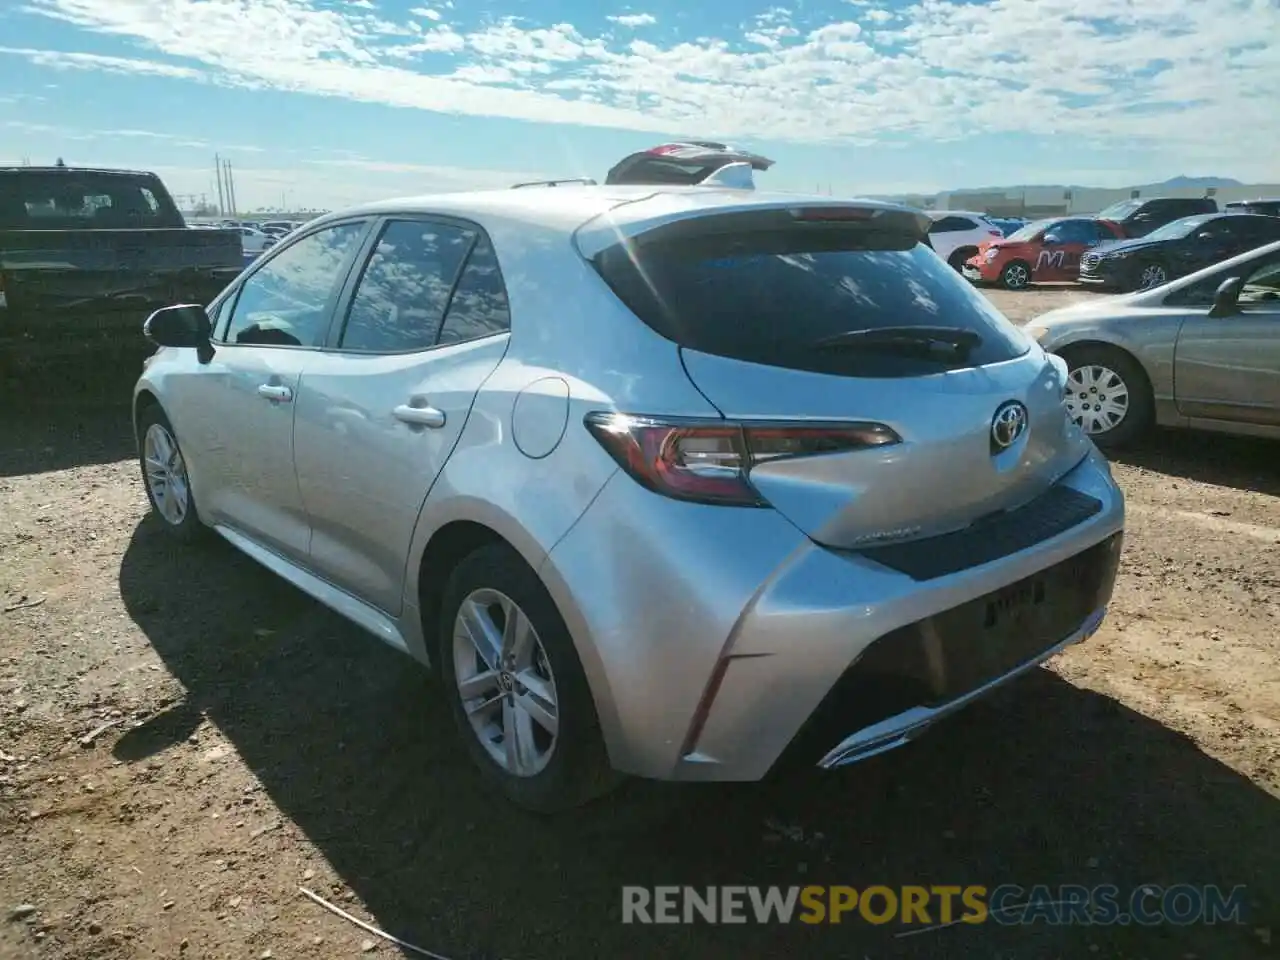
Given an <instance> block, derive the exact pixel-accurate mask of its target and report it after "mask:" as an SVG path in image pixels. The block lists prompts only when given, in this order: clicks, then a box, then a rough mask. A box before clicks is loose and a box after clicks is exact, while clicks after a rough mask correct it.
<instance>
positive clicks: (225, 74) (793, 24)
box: [0, 0, 1280, 171]
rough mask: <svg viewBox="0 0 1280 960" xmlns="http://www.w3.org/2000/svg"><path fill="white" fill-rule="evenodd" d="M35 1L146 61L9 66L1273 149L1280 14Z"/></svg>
mask: <svg viewBox="0 0 1280 960" xmlns="http://www.w3.org/2000/svg"><path fill="white" fill-rule="evenodd" d="M28 3H29V6H28V7H27V8H26V9H28V10H34V11H38V12H40V13H42V14H44V15H45V16H49V17H54V18H57V19H59V20H62V21H64V22H67V23H70V24H74V25H77V26H79V27H81V28H83V29H84V30H87V31H91V32H93V33H98V34H104V35H107V36H111V37H114V38H118V39H123V40H126V41H130V42H133V43H134V44H136V45H137V46H138V47H139V48H140V49H142V50H145V51H147V54H146V55H145V57H140V58H137V59H128V58H120V57H100V56H95V55H91V54H75V53H51V52H48V51H36V50H12V49H5V48H0V52H9V53H17V54H19V55H22V56H26V57H28V58H29V59H32V60H35V61H36V62H40V63H45V64H47V65H51V66H62V67H79V68H81V69H103V70H115V71H133V72H143V73H152V74H158V75H163V76H171V77H182V78H188V79H194V78H204V79H207V80H211V81H213V82H218V83H227V84H236V85H249V86H264V87H272V88H276V89H281V90H289V91H299V92H307V93H312V94H317V95H323V96H334V97H343V98H347V99H352V100H363V101H371V102H377V103H383V104H390V105H394V106H401V107H416V108H421V109H426V110H433V111H439V112H442V113H458V114H472V115H481V116H492V117H508V118H515V119H522V120H532V121H542V122H548V123H567V124H577V125H584V126H597V127H613V128H621V129H629V130H638V131H649V132H653V133H655V134H658V133H661V134H670V133H672V132H683V133H685V134H688V133H693V132H696V133H699V134H702V135H706V136H724V137H732V138H735V139H769V140H787V141H798V142H809V143H858V142H868V141H879V142H901V141H903V140H904V139H905V140H910V141H914V142H916V143H924V144H928V143H931V142H937V141H943V140H952V139H957V138H961V137H965V136H969V135H973V134H978V133H997V134H999V133H1016V132H1025V133H1031V134H1037V135H1041V136H1059V137H1062V138H1064V139H1063V141H1062V142H1063V143H1064V145H1067V146H1069V148H1070V149H1071V150H1072V151H1073V152H1076V153H1081V152H1087V150H1088V148H1089V147H1090V146H1091V145H1093V144H1110V145H1112V146H1115V145H1119V146H1122V147H1132V148H1135V149H1147V150H1151V149H1158V150H1160V151H1162V152H1164V153H1165V154H1167V156H1168V162H1169V163H1170V164H1171V165H1173V166H1178V167H1182V166H1187V167H1191V166H1196V165H1200V164H1209V163H1219V162H1221V163H1233V164H1236V166H1235V167H1234V168H1233V170H1236V171H1240V170H1245V169H1249V170H1257V171H1262V170H1263V169H1264V168H1265V167H1267V166H1268V165H1269V164H1270V156H1271V153H1272V152H1273V150H1274V145H1275V143H1276V142H1280V114H1277V113H1276V111H1275V110H1274V107H1273V102H1274V87H1275V81H1276V78H1277V77H1280V40H1277V39H1276V38H1278V37H1280V9H1277V7H1276V5H1275V2H1274V0H1197V2H1196V3H1192V4H1183V5H1181V6H1175V7H1170V6H1169V5H1168V4H1166V3H1164V2H1162V0H1161V2H1157V0H1090V3H1089V4H1088V5H1087V7H1082V6H1081V4H1080V3H1079V2H1078V0H989V2H987V3H972V2H969V0H918V2H917V3H916V4H915V5H914V6H910V7H903V8H899V9H898V11H897V15H896V16H895V15H893V14H890V13H888V11H886V10H885V9H884V8H883V5H882V4H881V3H878V2H877V3H872V2H869V0H868V2H856V3H851V4H850V5H849V6H848V7H847V8H846V9H845V13H844V15H843V18H839V17H837V18H835V19H833V20H832V21H831V22H829V23H825V24H815V23H813V22H812V18H811V15H807V16H808V17H809V19H806V20H805V21H803V22H802V21H800V20H799V19H798V18H797V17H796V16H794V15H793V14H792V13H791V11H790V10H789V9H788V8H785V7H775V8H772V9H770V10H767V11H765V12H764V13H762V14H760V15H758V16H755V17H753V18H752V22H751V23H749V24H747V25H743V26H735V27H732V28H730V26H729V25H728V24H726V26H725V27H724V29H722V30H721V31H720V34H721V35H720V37H719V38H706V39H700V40H696V41H676V40H667V41H665V42H660V41H659V39H658V37H657V35H656V34H654V35H653V36H654V39H652V40H647V41H643V40H637V39H634V38H629V37H620V38H614V37H612V36H609V35H603V36H592V35H588V34H584V33H583V32H581V31H580V30H578V29H577V28H576V27H574V26H572V25H570V24H566V23H558V24H549V25H534V24H531V23H528V22H526V21H524V20H515V19H505V20H501V21H499V22H496V23H491V24H488V25H485V26H482V27H478V28H476V29H472V30H469V31H468V30H466V29H464V28H463V27H461V26H460V25H458V24H457V23H453V22H451V23H449V24H445V23H443V22H440V21H441V20H442V19H443V16H442V15H439V14H438V12H437V11H436V10H435V9H434V8H426V7H420V8H416V9H415V10H414V11H413V12H412V14H411V16H412V17H413V18H414V19H411V20H406V21H404V22H402V23H398V22H394V21H391V20H388V19H387V18H386V16H385V15H383V14H376V13H371V12H368V11H364V10H358V9H352V8H351V7H350V6H347V7H345V8H343V9H341V10H335V9H332V7H331V6H328V5H326V6H323V7H322V6H321V5H320V4H319V0H261V2H257V3H253V4H248V3H244V2H243V0H200V2H196V0H28ZM437 6H442V7H443V8H444V9H449V8H450V4H449V3H444V4H437ZM432 14H437V15H435V16H433V15H432ZM644 16H647V15H645V14H633V15H616V16H615V17H614V18H613V19H615V20H616V21H617V22H618V23H623V22H624V21H625V20H627V19H628V18H630V19H637V18H640V17H644ZM423 19H426V20H429V21H432V23H433V24H435V25H434V26H431V27H430V28H429V29H424V26H423V24H422V23H421V21H422V20H423ZM245 37H253V38H254V42H253V43H245V42H244V38H245ZM161 57H163V58H167V59H170V60H176V61H181V63H182V65H178V64H176V63H168V62H161V60H160V59H159V58H161ZM1213 131H1229V135H1227V136H1218V135H1210V132H1213Z"/></svg>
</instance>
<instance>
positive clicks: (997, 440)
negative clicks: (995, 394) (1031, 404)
mask: <svg viewBox="0 0 1280 960" xmlns="http://www.w3.org/2000/svg"><path fill="white" fill-rule="evenodd" d="M1027 424H1028V417H1027V408H1026V407H1025V406H1023V405H1022V404H1021V403H1019V402H1018V401H1017V400H1008V401H1006V402H1005V403H1002V404H1000V406H999V407H997V408H996V412H995V416H993V417H992V418H991V453H992V454H993V455H994V454H997V453H1000V452H1002V451H1004V450H1008V449H1009V448H1010V447H1012V446H1013V445H1014V444H1015V443H1017V442H1018V438H1019V437H1021V436H1022V435H1023V434H1024V433H1026V432H1027Z"/></svg>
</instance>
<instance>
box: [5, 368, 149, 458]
mask: <svg viewBox="0 0 1280 960" xmlns="http://www.w3.org/2000/svg"><path fill="white" fill-rule="evenodd" d="M134 452H135V451H134V439H133V426H132V424H131V423H130V405H129V393H128V390H127V389H126V392H125V393H124V395H123V399H121V398H119V397H116V398H112V399H111V401H110V402H108V401H107V400H106V399H104V401H103V402H102V403H100V404H97V405H86V404H84V403H83V402H81V401H79V400H78V399H77V401H76V402H75V403H73V404H67V405H58V404H52V403H47V402H45V403H25V402H20V401H12V402H11V401H10V399H9V397H4V396H0V477H17V476H22V475H25V474H34V473H48V472H49V471H53V470H70V469H72V468H75V467H86V466H92V465H95V464H103V463H114V462H116V461H118V460H124V459H126V458H128V457H132V456H133V455H134Z"/></svg>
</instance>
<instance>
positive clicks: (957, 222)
mask: <svg viewBox="0 0 1280 960" xmlns="http://www.w3.org/2000/svg"><path fill="white" fill-rule="evenodd" d="M929 216H930V217H931V218H932V219H933V226H932V227H930V228H929V243H930V244H931V245H932V246H933V249H934V252H935V253H937V255H938V256H940V257H941V258H942V259H943V260H945V261H947V263H949V264H951V266H952V267H953V268H954V269H955V270H956V271H957V272H959V271H960V269H961V268H962V267H963V266H964V262H965V261H966V260H968V259H969V258H970V257H972V256H973V255H974V254H975V253H977V252H978V244H980V243H985V242H987V241H988V240H998V239H1000V238H1001V237H1003V236H1004V231H1002V230H1001V229H1000V228H999V227H997V226H996V225H995V224H994V223H992V222H991V221H990V220H988V219H987V215H986V214H985V213H974V212H972V211H970V210H930V211H929Z"/></svg>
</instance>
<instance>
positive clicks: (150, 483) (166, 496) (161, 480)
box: [142, 423, 190, 527]
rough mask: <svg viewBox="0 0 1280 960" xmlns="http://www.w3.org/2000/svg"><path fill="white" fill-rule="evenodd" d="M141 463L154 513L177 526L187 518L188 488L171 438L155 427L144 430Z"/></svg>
mask: <svg viewBox="0 0 1280 960" xmlns="http://www.w3.org/2000/svg"><path fill="white" fill-rule="evenodd" d="M142 459H143V464H144V466H145V469H146V476H147V489H148V490H149V491H150V492H151V499H152V501H153V502H154V503H155V505H156V510H157V511H158V512H159V514H160V516H161V517H163V518H164V519H165V521H166V522H167V523H170V524H172V525H173V526H175V527H176V526H177V525H178V524H180V523H182V521H183V520H184V519H186V516H187V502H188V491H189V489H190V488H189V485H188V482H187V466H186V464H185V463H183V462H182V454H181V453H180V452H179V451H178V443H177V441H176V440H174V439H173V434H171V433H170V432H169V431H168V430H166V429H165V428H164V427H162V426H161V425H160V424H158V423H153V424H151V426H149V427H147V434H146V437H145V438H144V440H143V447H142Z"/></svg>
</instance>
